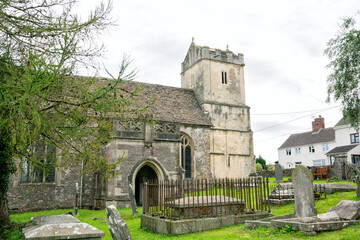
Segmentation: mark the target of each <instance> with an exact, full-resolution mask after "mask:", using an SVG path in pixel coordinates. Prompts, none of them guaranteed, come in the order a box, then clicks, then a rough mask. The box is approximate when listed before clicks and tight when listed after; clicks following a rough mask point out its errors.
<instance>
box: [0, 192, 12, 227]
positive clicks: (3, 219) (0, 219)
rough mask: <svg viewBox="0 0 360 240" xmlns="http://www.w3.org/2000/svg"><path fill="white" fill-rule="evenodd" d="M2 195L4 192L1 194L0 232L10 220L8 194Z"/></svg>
mask: <svg viewBox="0 0 360 240" xmlns="http://www.w3.org/2000/svg"><path fill="white" fill-rule="evenodd" d="M2 195H3V193H1V194H0V232H1V229H3V228H5V227H6V226H7V225H8V223H9V222H10V215H9V210H8V206H7V199H6V195H5V194H4V197H1V196H2Z"/></svg>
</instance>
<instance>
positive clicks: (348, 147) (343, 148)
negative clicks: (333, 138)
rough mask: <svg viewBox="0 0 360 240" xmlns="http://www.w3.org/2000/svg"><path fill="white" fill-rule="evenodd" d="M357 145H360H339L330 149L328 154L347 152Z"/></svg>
mask: <svg viewBox="0 0 360 240" xmlns="http://www.w3.org/2000/svg"><path fill="white" fill-rule="evenodd" d="M357 146H359V145H358V144H352V145H345V146H339V147H336V148H334V149H332V150H330V151H329V152H327V153H326V155H331V154H338V153H347V152H349V151H350V150H351V149H353V148H355V147H357Z"/></svg>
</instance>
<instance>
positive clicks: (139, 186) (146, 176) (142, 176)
mask: <svg viewBox="0 0 360 240" xmlns="http://www.w3.org/2000/svg"><path fill="white" fill-rule="evenodd" d="M158 180H159V178H158V176H157V174H156V172H155V170H154V169H153V168H152V167H150V166H149V165H144V166H143V167H141V168H140V170H139V171H138V172H137V174H136V177H135V200H136V204H137V206H142V204H143V203H142V199H143V196H142V195H143V186H144V183H145V182H151V181H153V182H157V181H158Z"/></svg>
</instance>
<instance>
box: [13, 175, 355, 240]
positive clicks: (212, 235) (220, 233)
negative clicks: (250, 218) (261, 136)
mask: <svg viewBox="0 0 360 240" xmlns="http://www.w3.org/2000/svg"><path fill="white" fill-rule="evenodd" d="M315 182H316V183H319V182H321V183H323V182H325V181H315ZM341 183H346V182H341ZM342 199H347V200H354V201H360V197H357V196H356V193H355V191H352V192H339V193H334V194H328V195H327V199H323V200H318V201H316V208H317V211H318V213H325V212H327V211H328V210H329V209H330V208H331V207H334V206H335V205H336V204H338V203H339V202H340V201H341V200H342ZM69 211H72V210H71V209H62V210H51V211H39V212H29V213H20V214H13V215H11V219H12V220H13V221H21V222H27V221H29V220H30V218H31V217H34V216H41V215H54V214H63V213H67V212H69ZM119 212H120V214H121V216H122V217H123V219H124V220H125V221H126V223H127V225H128V227H129V230H130V232H131V235H132V237H133V239H135V240H136V239H146V240H152V239H153V240H155V239H184V240H188V239H204V240H205V239H216V240H220V239H286V240H289V239H326V240H331V239H349V240H350V239H358V238H359V236H360V224H357V225H355V226H350V227H348V228H345V229H342V230H338V231H333V232H323V233H319V234H317V235H316V236H306V235H304V234H303V233H300V232H295V231H293V230H292V228H291V227H288V228H285V229H281V230H271V229H266V228H260V229H257V230H248V229H246V228H245V224H239V225H234V226H228V227H220V228H218V229H213V230H209V231H206V232H197V233H190V234H184V235H179V236H167V235H161V234H156V233H152V232H150V231H148V230H145V229H141V228H140V215H137V216H132V210H131V208H126V209H119ZM139 212H140V213H141V212H142V209H141V208H139ZM271 212H272V213H273V214H274V216H277V215H282V214H288V213H293V212H294V204H288V205H284V206H280V207H275V206H272V207H271ZM79 213H80V216H78V218H79V219H80V220H81V221H83V222H86V223H88V224H90V225H92V226H94V227H96V228H99V229H100V230H102V231H104V232H105V234H106V235H105V237H104V238H103V239H104V240H111V234H110V232H109V229H108V224H107V218H106V212H105V210H97V211H95V210H82V209H81V210H79ZM12 236H13V238H12V239H19V237H20V236H21V233H20V232H12ZM20 239H21V238H20Z"/></svg>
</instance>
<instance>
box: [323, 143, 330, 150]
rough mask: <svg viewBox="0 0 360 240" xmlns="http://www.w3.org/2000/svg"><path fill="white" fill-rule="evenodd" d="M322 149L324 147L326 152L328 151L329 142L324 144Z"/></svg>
mask: <svg viewBox="0 0 360 240" xmlns="http://www.w3.org/2000/svg"><path fill="white" fill-rule="evenodd" d="M322 149H323V151H324V152H326V151H328V150H329V144H323V145H322Z"/></svg>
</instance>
